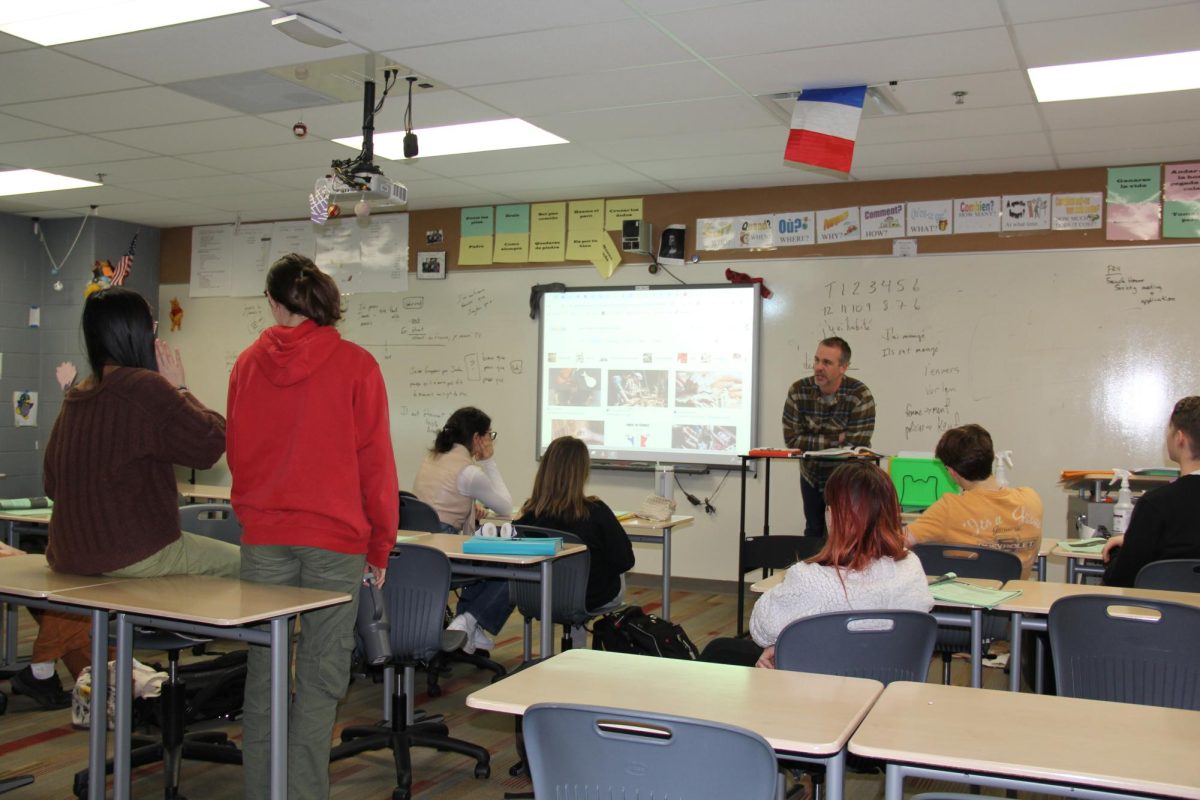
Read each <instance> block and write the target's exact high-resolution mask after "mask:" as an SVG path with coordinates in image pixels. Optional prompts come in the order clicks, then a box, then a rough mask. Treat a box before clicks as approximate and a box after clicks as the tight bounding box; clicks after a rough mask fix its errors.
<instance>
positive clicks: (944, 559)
mask: <svg viewBox="0 0 1200 800" xmlns="http://www.w3.org/2000/svg"><path fill="white" fill-rule="evenodd" d="M912 551H913V552H914V553H916V554H917V557H918V558H920V559H921V566H922V567H924V568H925V574H926V575H944V574H946V573H947V572H953V573H954V574H955V575H957V576H958V577H960V578H990V579H992V580H997V581H1000V582H1001V583H1007V582H1008V581H1015V580H1019V579H1020V577H1021V559H1020V558H1018V557H1017V556H1016V555H1014V554H1013V553H1009V552H1006V551H1004V550H995V549H993V548H991V547H978V546H975V545H966V544H930V543H926V544H917V545H913V548H912ZM1008 623H1009V617H1008V615H1007V614H997V613H993V612H986V613H984V615H983V646H984V648H985V649H986V648H987V646H988V645H989V644H991V643H992V642H993V641H995V640H997V639H1003V638H1005V637H1006V636H1007V635H1008ZM934 650H935V651H936V652H938V653H941V655H942V683H944V684H946V685H949V684H950V660H951V658H953V656H954V654H955V653H969V652H970V651H971V634H970V632H969V631H967V630H962V629H957V628H952V629H946V628H943V629H941V630H939V631H938V637H937V644H936V645H935V647H934Z"/></svg>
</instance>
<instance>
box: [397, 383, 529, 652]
mask: <svg viewBox="0 0 1200 800" xmlns="http://www.w3.org/2000/svg"><path fill="white" fill-rule="evenodd" d="M495 451H496V432H495V431H494V430H492V418H491V417H489V416H488V415H487V414H485V413H483V412H482V411H480V410H479V409H478V408H473V407H471V406H468V407H466V408H460V409H458V410H457V411H455V412H454V413H453V414H451V415H450V419H448V420H446V424H445V425H443V426H442V429H441V430H440V431H438V434H437V438H436V439H434V442H433V447H431V448H430V450H429V453H428V454H427V455H426V456H425V460H424V461H422V462H421V466H420V467H419V468H418V469H417V477H416V480H414V481H413V494H415V495H416V496H417V497H418V498H419V499H421V500H423V501H424V502H426V503H428V504H429V505H431V506H433V508H434V510H435V511H437V515H438V519H440V520H441V521H442V526H443V527H444V528H445V529H446V531H447V532H449V533H468V534H470V533H474V531H475V527H476V520H477V518H478V517H479V509H478V508H477V506H479V505H483V506H486V507H487V508H490V509H492V510H493V511H495V512H496V513H497V514H499V515H501V516H505V517H507V516H511V515H512V511H513V502H512V495H511V494H510V493H509V491H508V487H507V486H506V485H505V484H504V478H502V477H500V468H499V467H497V466H496V461H495V459H494V455H495ZM512 609H513V606H512V604H511V603H509V601H508V581H505V580H500V579H488V580H482V581H476V582H475V583H472V584H471V585H470V586H467V587H466V588H464V589H463V592H462V596H461V597H460V598H459V603H458V610H457V614H458V616H456V617H455V618H454V620H453V621H452V622H451V623H450V625H449V628H450V629H451V630H460V631H465V632H466V634H467V643H466V645H464V646H463V650H464V651H466V652H468V653H474V652H475V651H476V650H487V651H491V650H492V648H493V647H495V642H493V641H492V639H491V637H489V636H488V635H487V633H486V632H485V631H488V632H491V633H492V634H493V635H495V634H497V633H499V632H500V629H501V628H502V627H504V623H505V621H506V620H507V619H508V616H509V614H511V613H512Z"/></svg>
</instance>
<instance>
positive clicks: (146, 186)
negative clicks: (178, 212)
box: [131, 175, 297, 203]
mask: <svg viewBox="0 0 1200 800" xmlns="http://www.w3.org/2000/svg"><path fill="white" fill-rule="evenodd" d="M131 186H135V187H137V188H138V189H140V190H141V191H144V192H146V193H147V194H152V195H155V196H157V197H169V198H171V199H173V200H185V199H196V200H200V199H203V198H214V199H220V198H222V197H223V198H227V199H228V200H229V201H231V202H234V203H236V202H237V199H238V198H240V197H241V196H242V195H246V194H255V193H261V192H270V191H278V190H279V189H280V187H278V186H275V185H274V184H271V183H268V182H266V181H263V180H262V179H261V178H259V176H257V175H255V176H253V177H251V176H249V175H206V176H202V177H196V178H188V179H187V180H158V181H146V182H144V183H134V184H131ZM289 191H297V190H295V189H292V190H289Z"/></svg>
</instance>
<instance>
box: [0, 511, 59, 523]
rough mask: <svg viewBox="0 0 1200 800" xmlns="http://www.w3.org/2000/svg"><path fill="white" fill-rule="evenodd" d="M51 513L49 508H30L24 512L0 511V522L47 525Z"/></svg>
mask: <svg viewBox="0 0 1200 800" xmlns="http://www.w3.org/2000/svg"><path fill="white" fill-rule="evenodd" d="M51 511H52V509H49V508H31V509H28V510H26V511H0V521H3V522H27V523H29V524H30V525H49V524H50V514H51Z"/></svg>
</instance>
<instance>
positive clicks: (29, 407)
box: [13, 389, 38, 428]
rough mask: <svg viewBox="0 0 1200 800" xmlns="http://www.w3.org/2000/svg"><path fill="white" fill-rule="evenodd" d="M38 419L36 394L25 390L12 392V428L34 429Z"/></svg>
mask: <svg viewBox="0 0 1200 800" xmlns="http://www.w3.org/2000/svg"><path fill="white" fill-rule="evenodd" d="M37 417H38V393H37V392H32V391H29V390H27V389H18V390H17V391H14V392H13V427H16V428H36V427H37Z"/></svg>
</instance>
